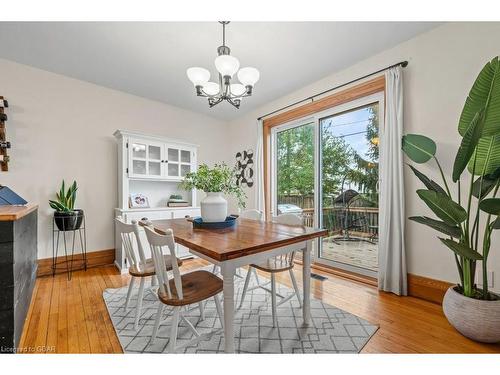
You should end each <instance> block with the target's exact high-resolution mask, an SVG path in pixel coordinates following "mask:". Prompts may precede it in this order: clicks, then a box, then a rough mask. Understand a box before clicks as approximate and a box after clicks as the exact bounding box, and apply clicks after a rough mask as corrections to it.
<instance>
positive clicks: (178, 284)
mask: <svg viewBox="0 0 500 375" xmlns="http://www.w3.org/2000/svg"><path fill="white" fill-rule="evenodd" d="M144 230H145V231H146V237H147V239H148V242H149V246H150V247H151V253H152V254H153V262H154V265H155V272H156V276H157V277H158V282H159V284H160V285H159V288H160V291H161V292H162V293H166V294H167V295H168V298H172V296H173V295H172V290H171V289H170V283H169V281H170V280H169V277H168V273H167V271H166V265H165V258H164V256H163V255H165V254H164V252H163V248H164V247H166V248H168V251H169V253H170V257H171V259H172V273H173V276H174V285H175V290H176V292H177V297H178V298H179V299H183V298H184V296H183V293H182V281H181V274H180V271H179V266H178V264H177V256H176V253H175V241H174V235H173V232H172V230H171V229H168V230H167V232H166V234H164V235H163V234H158V233H156V232H155V231H154V229H153V228H151V227H145V228H144Z"/></svg>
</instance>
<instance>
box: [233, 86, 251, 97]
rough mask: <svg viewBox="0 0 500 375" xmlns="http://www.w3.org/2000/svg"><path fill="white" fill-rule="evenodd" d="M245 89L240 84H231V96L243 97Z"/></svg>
mask: <svg viewBox="0 0 500 375" xmlns="http://www.w3.org/2000/svg"><path fill="white" fill-rule="evenodd" d="M246 91H247V89H246V88H245V86H243V85H242V84H241V83H232V84H231V94H233V95H236V96H241V95H243V94H244V93H245V92H246Z"/></svg>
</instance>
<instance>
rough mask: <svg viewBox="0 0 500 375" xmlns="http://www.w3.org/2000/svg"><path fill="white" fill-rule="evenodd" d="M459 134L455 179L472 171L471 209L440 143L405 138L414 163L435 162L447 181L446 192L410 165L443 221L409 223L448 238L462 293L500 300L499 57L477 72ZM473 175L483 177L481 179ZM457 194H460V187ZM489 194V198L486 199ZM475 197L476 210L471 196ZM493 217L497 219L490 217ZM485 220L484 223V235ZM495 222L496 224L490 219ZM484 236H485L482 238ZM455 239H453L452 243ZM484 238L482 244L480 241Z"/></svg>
mask: <svg viewBox="0 0 500 375" xmlns="http://www.w3.org/2000/svg"><path fill="white" fill-rule="evenodd" d="M458 132H459V134H460V135H461V136H462V141H461V143H460V147H459V148H458V151H457V155H456V157H455V162H454V165H453V172H452V180H453V182H458V183H460V179H461V178H462V175H463V172H464V170H465V168H466V167H467V169H468V171H469V172H470V177H469V181H468V185H469V186H470V189H469V192H468V197H467V209H464V208H463V207H462V206H461V205H460V200H461V197H460V196H458V197H457V201H458V203H457V202H456V201H454V200H453V197H452V194H451V192H450V190H449V189H448V184H447V181H446V178H445V176H444V173H443V170H442V168H441V165H440V164H439V161H438V159H437V158H436V156H435V154H436V144H435V143H434V141H432V140H431V139H430V138H427V137H425V136H422V135H417V134H408V135H405V136H404V137H403V139H402V142H403V146H402V148H403V151H404V152H405V153H406V155H407V156H408V157H409V158H410V159H411V160H413V161H414V162H416V163H425V162H427V161H429V160H431V159H433V160H434V161H435V162H436V164H437V167H438V168H439V171H440V173H441V177H442V179H443V183H444V186H445V188H446V190H443V189H442V188H441V187H440V186H439V185H438V184H436V183H435V182H434V181H432V180H430V179H429V178H428V177H427V176H425V175H424V174H423V173H421V172H419V171H417V170H416V169H415V168H414V167H411V166H410V167H411V168H412V170H413V172H414V173H415V175H416V176H417V177H418V178H419V180H420V181H422V182H423V183H424V185H425V186H426V187H427V189H429V190H417V194H418V195H419V197H420V198H421V199H422V200H423V201H424V202H425V203H426V204H427V206H428V207H429V208H430V209H431V210H432V211H433V212H434V214H436V216H437V217H438V218H440V219H441V220H442V221H438V220H434V219H431V218H427V217H424V216H416V217H411V218H410V220H413V221H416V222H418V223H421V224H424V225H427V226H429V227H431V228H433V229H435V230H437V231H438V232H440V233H444V234H447V235H448V236H450V238H449V239H446V238H440V240H441V242H442V243H443V244H444V245H446V246H447V247H448V248H449V249H450V250H452V251H453V253H454V254H455V261H456V265H457V268H458V273H459V276H460V282H461V284H462V285H461V286H460V290H461V292H462V293H463V294H464V295H465V296H467V297H471V298H482V299H492V298H497V297H495V296H494V295H493V294H491V293H489V292H488V272H487V261H488V255H489V251H490V247H491V233H492V231H493V230H495V229H500V219H499V218H498V215H499V214H500V198H496V194H497V192H498V189H499V187H500V63H499V61H498V57H495V58H494V59H493V60H491V61H490V62H488V63H487V64H486V65H485V66H484V68H483V69H482V70H481V72H480V73H479V75H478V77H477V79H476V81H475V82H474V85H473V86H472V88H471V90H470V92H469V96H468V97H467V100H466V102H465V105H464V108H463V110H462V114H461V116H460V121H459V125H458ZM475 176H479V177H478V178H477V179H476V177H475ZM458 186H459V189H458V192H459V194H460V185H458ZM488 196H489V198H488ZM473 197H474V198H476V199H477V204H476V207H474V206H473V205H472V204H471V203H472V198H473ZM481 213H483V214H481ZM492 216H493V217H492ZM481 218H483V220H484V219H485V220H486V223H485V225H483V227H484V233H483V235H482V236H481V235H480V233H479V232H480V227H481V224H480V223H481ZM492 220H493V221H492ZM481 237H482V238H481ZM453 238H454V239H455V240H454V239H453ZM480 238H481V239H482V243H480ZM479 261H480V262H481V264H482V269H483V272H482V273H483V282H482V284H483V289H482V290H480V289H478V288H477V286H476V284H475V272H476V262H479Z"/></svg>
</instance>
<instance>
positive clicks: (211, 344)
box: [103, 269, 378, 353]
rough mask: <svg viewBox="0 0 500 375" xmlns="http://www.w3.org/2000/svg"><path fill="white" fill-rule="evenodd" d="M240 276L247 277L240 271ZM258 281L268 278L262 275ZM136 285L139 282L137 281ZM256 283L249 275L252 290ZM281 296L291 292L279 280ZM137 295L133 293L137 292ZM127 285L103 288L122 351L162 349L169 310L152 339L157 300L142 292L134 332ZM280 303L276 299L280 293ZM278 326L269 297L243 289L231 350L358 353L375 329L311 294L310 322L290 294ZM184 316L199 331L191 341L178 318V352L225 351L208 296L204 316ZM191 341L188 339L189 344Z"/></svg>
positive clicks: (239, 286) (239, 283)
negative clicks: (127, 298) (305, 325)
mask: <svg viewBox="0 0 500 375" xmlns="http://www.w3.org/2000/svg"><path fill="white" fill-rule="evenodd" d="M241 274H243V276H245V271H244V270H243V269H242V270H241ZM259 279H260V283H261V284H264V283H265V282H266V281H268V280H267V279H265V278H263V277H260V278H259ZM136 284H137V283H136ZM243 284H244V278H239V277H235V291H236V292H237V294H236V301H237V306H239V301H240V296H241V292H242V290H243ZM255 285H256V281H255V280H254V278H253V277H252V281H251V282H250V288H251V287H252V286H255ZM277 291H278V293H279V294H281V295H282V296H288V295H289V294H290V293H292V289H289V288H287V287H285V286H283V285H281V284H278V287H277ZM136 295H137V294H136V293H135V296H136ZM126 296H127V287H123V288H119V289H106V290H105V291H104V293H103V297H104V301H105V302H106V306H107V308H108V312H109V315H110V317H111V321H112V322H113V325H114V328H115V331H116V333H117V334H118V337H119V340H120V343H121V345H122V348H123V351H124V352H125V353H166V352H167V346H168V341H169V334H170V325H169V324H170V318H169V315H170V314H171V310H170V309H169V308H168V307H166V308H165V309H164V313H163V314H164V316H163V317H162V318H163V319H166V321H165V322H164V323H162V325H161V326H160V329H159V331H158V336H157V338H156V340H155V342H154V343H151V332H152V330H153V324H154V319H155V315H156V307H157V303H158V302H157V299H156V297H155V295H154V294H153V293H152V292H149V293H148V292H145V298H144V305H143V310H142V315H141V319H140V322H139V329H138V331H137V332H136V331H134V319H135V304H136V302H137V297H135V299H134V295H133V296H132V299H131V301H130V306H129V309H128V310H127V311H125V309H124V305H125V299H126ZM278 301H279V297H278ZM277 311H278V327H273V326H272V314H271V295H270V294H269V293H268V292H266V291H265V290H263V289H262V288H257V289H254V290H252V291H249V292H248V293H247V296H246V297H245V302H244V303H243V305H242V307H241V308H239V309H237V310H236V313H235V321H234V322H235V348H236V351H237V352H238V353H359V352H360V351H361V349H362V348H363V346H365V344H366V343H367V342H368V340H369V339H370V337H371V336H373V334H374V333H375V332H376V331H377V329H378V327H377V326H375V325H373V324H370V323H369V322H367V321H365V320H363V319H361V318H358V317H357V316H355V315H352V314H349V313H347V312H345V311H343V310H340V309H338V308H336V307H334V306H330V305H328V304H326V303H323V302H322V301H320V300H317V299H314V298H311V317H312V324H311V325H310V326H308V327H304V326H303V325H302V309H301V308H300V306H299V303H298V301H297V298H295V297H293V298H292V299H290V300H288V301H287V302H285V303H283V304H282V305H280V306H278V308H277ZM185 316H186V317H187V318H188V319H189V321H190V322H191V323H192V324H193V325H194V326H195V327H196V329H197V330H198V331H199V332H200V333H201V334H202V336H201V337H200V338H199V339H198V340H197V342H194V343H192V342H191V341H192V339H193V338H194V336H193V334H192V332H191V331H190V330H189V328H188V327H187V326H186V324H185V323H184V322H182V321H181V324H180V326H179V334H178V339H177V346H179V347H180V348H179V349H178V350H177V352H178V353H221V352H224V337H223V332H222V329H221V324H220V322H219V320H218V318H217V313H216V309H215V303H214V302H213V299H209V300H208V302H207V304H206V306H205V319H204V320H200V311H199V309H198V306H197V305H196V306H194V305H193V306H190V307H189V311H188V312H187V313H185ZM190 342H191V343H190Z"/></svg>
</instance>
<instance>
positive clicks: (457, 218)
mask: <svg viewBox="0 0 500 375" xmlns="http://www.w3.org/2000/svg"><path fill="white" fill-rule="evenodd" d="M417 194H418V196H419V197H420V198H421V199H422V200H423V201H424V202H425V204H427V206H428V207H429V208H430V209H431V210H432V212H434V213H435V214H436V215H437V217H439V218H440V219H441V220H443V221H444V222H445V223H447V224H450V225H455V224H460V223H462V222H463V221H465V219H467V211H465V209H464V208H463V207H462V206H460V205H459V204H458V203H456V202H454V201H453V200H452V199H451V198H450V197H448V196H447V195H444V194H441V193H436V192H435V191H432V190H424V189H420V190H417Z"/></svg>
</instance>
